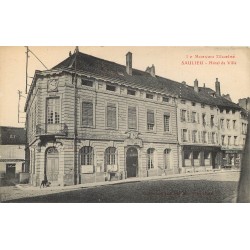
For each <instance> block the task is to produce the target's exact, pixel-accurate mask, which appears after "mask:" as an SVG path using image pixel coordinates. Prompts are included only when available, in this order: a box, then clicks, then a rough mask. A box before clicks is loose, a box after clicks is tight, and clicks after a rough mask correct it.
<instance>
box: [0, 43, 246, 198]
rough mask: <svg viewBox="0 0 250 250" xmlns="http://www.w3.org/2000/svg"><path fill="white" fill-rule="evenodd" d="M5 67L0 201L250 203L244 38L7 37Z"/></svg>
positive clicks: (0, 56)
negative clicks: (43, 42)
mask: <svg viewBox="0 0 250 250" xmlns="http://www.w3.org/2000/svg"><path fill="white" fill-rule="evenodd" d="M0 66H1V97H2V98H1V100H0V102H1V105H0V107H1V108H0V123H1V124H0V144H1V145H0V147H1V150H0V154H1V155H0V185H1V187H0V190H1V194H0V197H1V202H10V203H17V202H18V203H47V202H49V203H235V202H237V201H238V202H249V201H250V192H249V184H248V183H249V177H248V175H249V174H247V171H248V170H247V168H248V166H247V165H249V159H247V157H248V155H247V152H249V146H247V144H248V143H249V142H247V141H249V140H248V139H247V138H248V137H247V136H248V135H249V133H248V134H247V130H248V112H249V110H250V90H249V86H250V84H249V83H250V74H249V68H250V49H249V48H248V47H167V46H152V47H146V46H138V47H135V46H134V47H133V46H130V47H129V46H127V47H124V46H111V47H110V46H71V47H70V46H69V47H63V46H54V47H51V46H50V47H49V46H47V47H46V46H44V47H36V46H33V47H32V46H25V47H24V46H23V47H21V46H20V47H3V46H2V47H0ZM13 68H14V69H15V74H12V72H13ZM7 107H8V108H7ZM244 165H245V166H244ZM244 169H246V170H244ZM243 173H245V174H243ZM241 175H242V176H241ZM246 178H247V179H246ZM240 179H241V182H239V180H240Z"/></svg>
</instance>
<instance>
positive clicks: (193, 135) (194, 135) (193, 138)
mask: <svg viewBox="0 0 250 250" xmlns="http://www.w3.org/2000/svg"><path fill="white" fill-rule="evenodd" d="M192 141H193V142H195V143H196V142H198V137H197V131H196V130H194V131H193V134H192Z"/></svg>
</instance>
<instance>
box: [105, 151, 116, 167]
mask: <svg viewBox="0 0 250 250" xmlns="http://www.w3.org/2000/svg"><path fill="white" fill-rule="evenodd" d="M105 158H106V164H107V165H115V164H116V148H114V147H109V148H107V149H106V151H105Z"/></svg>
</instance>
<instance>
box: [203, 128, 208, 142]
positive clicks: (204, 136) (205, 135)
mask: <svg viewBox="0 0 250 250" xmlns="http://www.w3.org/2000/svg"><path fill="white" fill-rule="evenodd" d="M202 140H203V142H204V143H207V132H205V131H203V134H202Z"/></svg>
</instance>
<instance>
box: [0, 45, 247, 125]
mask: <svg viewBox="0 0 250 250" xmlns="http://www.w3.org/2000/svg"><path fill="white" fill-rule="evenodd" d="M74 48H75V47H74V46H68V47H63V46H61V47H58V46H57V47H56V46H54V47H48V46H47V47H32V46H31V47H30V49H31V50H32V51H33V52H34V53H35V54H36V55H37V56H38V58H39V59H40V60H41V61H42V62H43V63H44V64H45V65H46V66H47V67H48V68H52V67H53V66H55V65H56V64H58V63H59V62H61V61H63V60H64V59H65V58H67V57H68V55H69V51H72V52H73V51H74ZM79 49H80V51H81V52H83V53H87V54H90V55H93V56H96V57H100V58H103V59H106V60H109V61H114V62H117V63H119V64H123V65H125V55H126V53H127V52H128V51H131V52H132V53H133V68H137V69H140V70H145V69H146V68H147V66H151V65H152V64H154V65H155V67H156V74H157V75H160V76H163V77H166V78H169V79H172V80H176V81H179V82H182V81H186V82H187V84H189V85H193V82H194V80H195V79H196V78H197V79H198V81H199V86H203V84H204V83H205V84H206V86H207V87H210V88H212V89H214V88H215V86H214V85H215V83H214V82H215V78H216V77H218V78H219V81H220V82H221V92H222V93H223V94H230V96H231V98H232V100H233V101H234V102H236V103H237V102H238V99H239V98H243V97H247V96H250V71H249V69H250V49H248V48H240V47H217V48H215V47H211V48H208V47H159V46H157V47H156V46H152V47H142V46H140V47H133V46H127V47H121V46H116V47H106V46H105V47H104V46H98V47H97V46H96V47H86V46H80V47H79ZM25 51H26V48H25V47H21V46H20V47H0V70H1V74H0V86H1V88H0V125H6V126H23V124H18V112H17V110H18V94H17V91H18V90H21V91H22V93H23V95H24V96H25V65H26V54H25ZM29 55H30V57H29V68H28V74H29V76H30V77H32V76H33V75H34V71H35V70H36V69H38V70H45V68H44V67H43V65H42V64H41V63H40V62H39V61H38V60H37V59H36V58H35V57H34V56H33V55H32V54H31V53H29ZM187 55H191V56H193V57H194V56H195V55H199V56H215V57H216V55H222V56H228V55H230V56H235V57H236V58H235V59H216V58H215V59H195V61H203V62H204V63H205V62H207V63H209V61H211V60H212V61H216V62H217V61H219V62H221V61H224V62H225V63H226V64H225V65H221V64H220V65H209V64H208V65H204V64H203V65H182V61H190V60H194V59H193V58H192V59H190V58H189V59H187V58H186V56H187ZM227 61H235V62H236V65H231V64H229V65H228V64H227ZM28 83H29V84H31V78H29V79H28ZM24 103H25V98H21V103H20V104H21V105H20V111H23V107H24ZM6 106H7V107H8V109H6ZM24 115H25V114H24V113H20V117H24ZM20 121H24V119H20Z"/></svg>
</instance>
